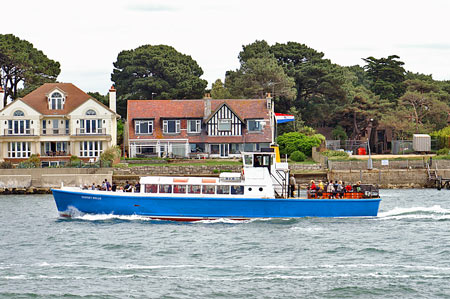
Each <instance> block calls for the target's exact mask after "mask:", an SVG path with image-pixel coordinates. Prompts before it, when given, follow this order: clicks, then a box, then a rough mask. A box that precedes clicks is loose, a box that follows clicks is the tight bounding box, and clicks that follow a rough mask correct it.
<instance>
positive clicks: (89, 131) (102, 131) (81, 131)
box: [77, 128, 106, 135]
mask: <svg viewBox="0 0 450 299" xmlns="http://www.w3.org/2000/svg"><path fill="white" fill-rule="evenodd" d="M77 135H106V128H97V129H86V128H77Z"/></svg>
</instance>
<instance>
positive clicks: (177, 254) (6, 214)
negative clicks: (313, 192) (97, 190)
mask: <svg viewBox="0 0 450 299" xmlns="http://www.w3.org/2000/svg"><path fill="white" fill-rule="evenodd" d="M381 193H382V196H383V201H382V203H381V208H380V213H379V216H378V217H376V218H303V219H287V220H265V221H263V220H254V221H247V222H235V221H228V220H223V221H221V220H218V221H204V222H195V223H175V222H168V221H154V220H152V221H150V220H147V219H145V218H141V217H113V216H106V215H99V216H83V217H80V218H76V219H61V218H59V217H58V214H57V210H56V206H55V204H54V202H53V199H52V197H51V196H49V195H39V196H37V195H36V196H30V195H28V196H0V297H2V298H3V297H6V298H8V297H11V298H16V297H19V298H28V297H31V298H52V297H53V298H59V297H62V296H64V297H69V298H78V297H83V298H85V297H86V298H124V297H132V298H134V297H139V298H141V297H165V298H194V297H203V298H229V297H238V298H279V297H282V298H289V297H306V298H342V297H359V298H371V297H399V298H408V297H409V298H411V297H423V298H430V297H450V284H449V281H450V229H449V228H450V191H448V190H442V191H437V190H382V192H381Z"/></svg>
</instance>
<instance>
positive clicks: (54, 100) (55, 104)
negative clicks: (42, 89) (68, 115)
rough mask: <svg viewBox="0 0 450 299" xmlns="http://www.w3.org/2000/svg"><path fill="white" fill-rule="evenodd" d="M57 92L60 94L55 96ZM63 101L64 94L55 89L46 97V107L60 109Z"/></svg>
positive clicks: (62, 106)
mask: <svg viewBox="0 0 450 299" xmlns="http://www.w3.org/2000/svg"><path fill="white" fill-rule="evenodd" d="M57 94H58V95H60V97H59V96H56V95H57ZM64 102H65V98H64V95H63V94H62V93H61V92H59V91H55V92H53V93H52V94H51V95H50V97H49V99H48V109H49V110H62V109H64Z"/></svg>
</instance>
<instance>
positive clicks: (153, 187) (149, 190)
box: [145, 184, 158, 193]
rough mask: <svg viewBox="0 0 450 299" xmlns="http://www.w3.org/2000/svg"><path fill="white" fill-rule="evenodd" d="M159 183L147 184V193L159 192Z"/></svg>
mask: <svg viewBox="0 0 450 299" xmlns="http://www.w3.org/2000/svg"><path fill="white" fill-rule="evenodd" d="M157 192H158V185H156V184H146V185H145V193H157Z"/></svg>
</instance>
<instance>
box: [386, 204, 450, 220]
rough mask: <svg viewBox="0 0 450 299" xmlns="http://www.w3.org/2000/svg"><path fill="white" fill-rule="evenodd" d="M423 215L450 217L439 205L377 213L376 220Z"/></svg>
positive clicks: (449, 212) (447, 210)
mask: <svg viewBox="0 0 450 299" xmlns="http://www.w3.org/2000/svg"><path fill="white" fill-rule="evenodd" d="M424 213H427V214H429V216H432V215H430V214H439V215H440V216H450V210H449V209H444V208H442V207H441V206H440V205H434V206H432V207H411V208H399V207H396V208H394V209H392V210H390V211H386V212H381V213H378V218H385V217H392V216H407V217H410V218H415V216H417V214H419V215H423V214H424Z"/></svg>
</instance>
